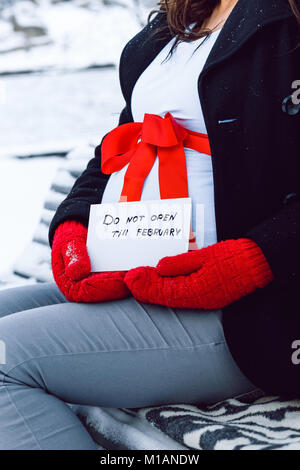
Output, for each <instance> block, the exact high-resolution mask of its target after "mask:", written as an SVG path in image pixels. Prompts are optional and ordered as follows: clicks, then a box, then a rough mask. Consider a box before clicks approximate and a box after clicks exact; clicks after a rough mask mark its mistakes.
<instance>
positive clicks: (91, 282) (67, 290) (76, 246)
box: [51, 221, 129, 302]
mask: <svg viewBox="0 0 300 470" xmlns="http://www.w3.org/2000/svg"><path fill="white" fill-rule="evenodd" d="M86 238H87V229H86V227H84V226H83V225H82V224H81V223H79V222H74V221H67V222H64V223H63V224H61V225H59V226H58V228H57V229H56V231H55V235H54V240H53V246H52V256H51V261H52V272H53V276H54V279H55V282H56V284H57V286H58V287H59V289H60V290H61V292H62V293H63V294H64V296H65V297H66V299H68V300H70V301H73V302H103V301H106V300H113V299H122V298H124V297H127V296H128V294H129V291H128V289H127V287H126V285H125V283H124V276H125V274H126V272H125V271H120V272H119V271H114V272H105V273H92V274H91V273H90V272H91V263H90V258H89V255H88V251H87V247H86Z"/></svg>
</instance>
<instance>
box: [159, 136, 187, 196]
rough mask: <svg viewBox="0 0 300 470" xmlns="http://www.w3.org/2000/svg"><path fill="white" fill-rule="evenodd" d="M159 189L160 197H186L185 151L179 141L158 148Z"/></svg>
mask: <svg viewBox="0 0 300 470" xmlns="http://www.w3.org/2000/svg"><path fill="white" fill-rule="evenodd" d="M158 159H159V170H158V171H159V189H160V197H161V199H173V198H174V199H175V198H180V197H188V195H189V190H188V178H187V170H186V161H185V152H184V147H183V144H182V143H180V144H178V145H176V146H173V147H170V148H164V147H159V148H158Z"/></svg>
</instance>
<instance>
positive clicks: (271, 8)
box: [120, 0, 292, 103]
mask: <svg viewBox="0 0 300 470" xmlns="http://www.w3.org/2000/svg"><path fill="white" fill-rule="evenodd" d="M291 15H292V11H291V8H290V6H289V4H288V1H287V0H239V1H238V3H237V5H236V6H235V7H234V9H233V11H232V12H231V15H230V16H229V18H228V20H227V21H226V23H225V25H224V27H223V28H222V31H221V32H220V35H219V36H218V39H217V41H216V43H215V45H214V47H213V49H212V51H211V53H210V55H209V57H208V59H207V61H206V64H205V66H204V69H203V71H202V73H201V76H202V75H203V74H205V73H206V72H207V71H208V70H210V68H211V67H214V66H215V65H216V64H218V63H220V62H222V61H223V60H225V59H227V58H228V57H230V56H231V55H232V54H234V53H235V52H236V51H237V50H239V49H240V48H241V47H242V46H243V44H244V43H245V42H246V41H247V40H248V39H249V38H250V37H251V36H252V35H254V34H255V33H256V32H258V31H259V30H260V29H261V28H263V27H264V26H265V25H267V24H269V23H272V22H273V21H277V20H280V19H284V18H288V17H290V16H291ZM166 24H167V18H166V14H165V13H159V14H158V15H157V16H156V17H155V18H154V20H153V21H151V23H149V24H148V25H147V26H146V27H145V28H144V29H143V30H142V31H141V32H140V33H139V34H138V35H137V36H136V37H135V38H133V39H132V40H131V41H130V42H129V43H128V45H127V47H126V48H125V54H124V57H123V60H122V59H121V64H120V79H121V86H122V90H123V94H124V97H125V99H126V101H127V102H129V103H130V101H131V95H132V91H133V88H134V85H135V83H136V82H137V80H138V78H139V77H140V75H141V74H142V73H143V71H144V70H145V69H146V68H147V67H148V66H149V65H150V63H151V62H152V61H153V60H154V58H155V57H156V56H157V55H158V54H159V52H160V51H161V50H162V49H163V48H164V47H165V46H166V44H167V43H168V42H169V41H170V40H171V38H172V35H171V33H170V32H169V33H168V32H167V33H166V31H164V33H163V34H160V33H157V34H154V36H152V34H153V31H155V29H158V28H160V27H162V26H165V25H166ZM133 50H134V53H132V51H133Z"/></svg>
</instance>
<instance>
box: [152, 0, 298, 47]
mask: <svg viewBox="0 0 300 470" xmlns="http://www.w3.org/2000/svg"><path fill="white" fill-rule="evenodd" d="M287 1H288V2H289V4H290V7H291V9H292V11H293V13H294V15H295V17H296V18H297V20H298V21H299V22H300V12H299V9H298V7H297V5H296V0H287ZM220 3H221V0H159V2H158V7H159V10H154V11H152V12H151V13H150V15H149V21H150V19H151V18H152V15H153V14H154V13H157V12H158V11H159V12H165V13H166V14H167V25H166V26H165V27H162V28H160V29H159V30H158V31H157V32H163V30H166V31H167V30H168V31H169V32H170V33H171V35H172V36H173V37H176V41H175V42H174V45H173V47H172V50H171V53H172V52H173V51H174V49H175V47H176V46H177V44H178V43H179V42H191V41H194V40H196V39H199V38H201V37H203V38H205V37H206V36H208V35H209V34H210V33H211V32H212V31H211V30H209V29H202V25H203V23H204V21H205V20H206V19H208V18H209V17H210V16H211V14H212V12H213V11H214V9H215V8H216V6H217V5H219V4H220ZM191 24H194V25H193V26H192V28H190V25H191ZM160 37H162V36H160Z"/></svg>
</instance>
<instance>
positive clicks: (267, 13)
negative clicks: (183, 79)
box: [202, 0, 292, 74]
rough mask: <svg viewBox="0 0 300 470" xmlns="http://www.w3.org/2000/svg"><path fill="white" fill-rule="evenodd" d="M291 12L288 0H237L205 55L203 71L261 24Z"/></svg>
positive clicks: (234, 48)
mask: <svg viewBox="0 0 300 470" xmlns="http://www.w3.org/2000/svg"><path fill="white" fill-rule="evenodd" d="M290 16H292V10H291V8H290V6H289V4H288V2H287V0H239V1H238V3H237V4H236V6H235V7H234V9H233V11H232V12H231V14H230V16H229V18H228V20H227V21H226V23H225V25H224V27H223V28H222V31H221V32H220V35H219V37H218V39H217V41H216V43H215V45H214V47H213V49H212V51H211V53H210V55H209V57H208V59H207V62H206V64H205V67H204V69H203V72H202V73H203V74H204V73H206V72H207V71H208V70H209V69H210V68H211V67H212V66H214V65H216V64H217V63H219V62H221V61H222V60H224V59H227V58H228V57H230V56H231V55H232V54H234V53H235V52H236V51H237V50H239V49H240V48H241V47H242V46H243V44H244V43H245V42H246V41H247V40H248V39H249V38H250V37H251V36H253V35H254V34H255V33H257V32H258V31H259V30H260V29H261V28H263V27H264V26H266V25H267V24H269V23H272V22H274V21H277V20H280V19H284V18H288V17H290Z"/></svg>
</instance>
